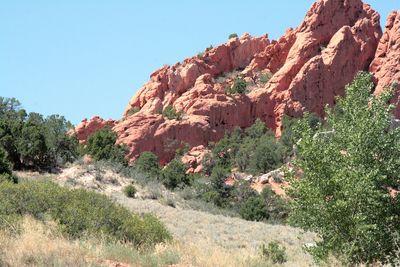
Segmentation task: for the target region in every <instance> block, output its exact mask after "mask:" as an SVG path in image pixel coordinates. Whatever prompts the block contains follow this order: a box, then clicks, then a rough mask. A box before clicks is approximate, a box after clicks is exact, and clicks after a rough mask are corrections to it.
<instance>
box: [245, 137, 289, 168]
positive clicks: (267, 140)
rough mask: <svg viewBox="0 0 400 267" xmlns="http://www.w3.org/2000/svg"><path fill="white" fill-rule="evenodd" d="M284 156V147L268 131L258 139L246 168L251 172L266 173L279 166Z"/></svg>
mask: <svg viewBox="0 0 400 267" xmlns="http://www.w3.org/2000/svg"><path fill="white" fill-rule="evenodd" d="M284 156H285V149H284V147H283V146H282V145H281V144H280V143H279V142H277V141H276V139H275V136H274V135H273V133H272V132H269V134H265V135H264V136H262V137H261V138H260V139H259V140H258V142H257V144H256V146H255V148H254V153H253V155H252V159H251V160H250V162H249V166H248V168H247V169H248V171H250V172H251V173H253V174H258V173H267V172H269V171H272V170H274V169H276V168H278V167H279V166H281V165H282V163H283V160H284Z"/></svg>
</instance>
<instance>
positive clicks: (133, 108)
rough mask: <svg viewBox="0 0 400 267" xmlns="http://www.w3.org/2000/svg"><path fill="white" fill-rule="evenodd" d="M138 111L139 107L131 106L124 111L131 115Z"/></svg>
mask: <svg viewBox="0 0 400 267" xmlns="http://www.w3.org/2000/svg"><path fill="white" fill-rule="evenodd" d="M139 111H140V108H139V107H131V109H130V110H129V111H128V112H127V113H126V115H127V116H132V115H133V114H135V113H138V112H139Z"/></svg>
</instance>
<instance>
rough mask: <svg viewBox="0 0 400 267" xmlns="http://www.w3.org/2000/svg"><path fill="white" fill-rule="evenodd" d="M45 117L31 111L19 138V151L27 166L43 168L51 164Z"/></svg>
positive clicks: (22, 160) (23, 162)
mask: <svg viewBox="0 0 400 267" xmlns="http://www.w3.org/2000/svg"><path fill="white" fill-rule="evenodd" d="M45 132H46V129H45V127H44V118H43V116H42V115H40V114H38V113H34V112H32V113H30V114H29V116H28V119H27V121H26V122H25V123H24V125H23V127H22V130H21V134H20V138H19V139H18V144H17V148H18V152H19V154H20V156H21V162H22V164H23V165H24V166H25V167H28V168H34V169H42V168H45V167H46V166H48V164H49V161H50V159H49V155H48V153H47V152H48V146H47V144H46V136H45Z"/></svg>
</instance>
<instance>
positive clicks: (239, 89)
mask: <svg viewBox="0 0 400 267" xmlns="http://www.w3.org/2000/svg"><path fill="white" fill-rule="evenodd" d="M246 93H247V82H246V81H245V80H244V79H243V78H242V77H238V78H236V79H235V81H234V82H233V85H232V86H231V87H229V86H228V87H226V88H225V94H227V95H234V94H241V95H242V94H246Z"/></svg>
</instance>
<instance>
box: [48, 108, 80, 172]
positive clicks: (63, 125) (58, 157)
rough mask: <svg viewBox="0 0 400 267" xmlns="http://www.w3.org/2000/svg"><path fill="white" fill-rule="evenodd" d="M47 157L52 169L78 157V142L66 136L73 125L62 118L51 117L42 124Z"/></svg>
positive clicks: (57, 116) (58, 116)
mask: <svg viewBox="0 0 400 267" xmlns="http://www.w3.org/2000/svg"><path fill="white" fill-rule="evenodd" d="M44 127H45V137H46V145H47V147H48V151H47V153H48V157H49V159H50V161H51V165H52V167H56V166H62V165H64V164H65V163H66V162H72V161H73V160H75V159H76V158H77V156H78V152H77V148H78V140H77V139H76V138H75V137H73V136H70V135H68V134H67V132H68V131H69V130H70V129H72V128H73V125H72V124H71V123H70V122H69V121H67V120H66V119H65V117H64V116H60V115H51V116H49V117H47V118H46V120H45V122H44Z"/></svg>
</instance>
